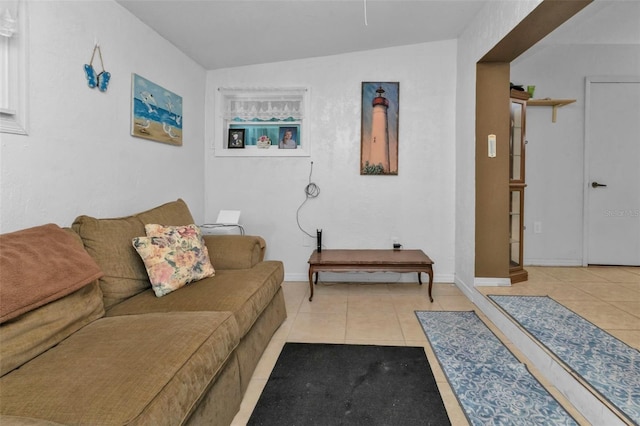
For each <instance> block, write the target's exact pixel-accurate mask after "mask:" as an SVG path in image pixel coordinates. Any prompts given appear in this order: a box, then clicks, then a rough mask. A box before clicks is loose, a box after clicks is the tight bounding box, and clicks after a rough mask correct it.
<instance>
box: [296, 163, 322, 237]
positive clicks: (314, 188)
mask: <svg viewBox="0 0 640 426" xmlns="http://www.w3.org/2000/svg"><path fill="white" fill-rule="evenodd" d="M312 173H313V161H312V162H311V170H310V171H309V184H308V185H307V186H305V187H304V195H305V198H304V201H303V202H302V204H300V207H298V210H297V211H296V222H298V228H300V230H301V231H302V232H304V233H305V234H307V235H308V236H309V237H311V238H315V236H314V235H311V234H310V233H308V232H307V231H305V230H304V229H303V228H302V226H300V209H301V208H302V206H304V204H305V203H306V202H307V201H308V200H309V199H310V198H316V197H317V196H318V195H320V187H319V186H318V185H316V184H315V183H313V182H311V174H312Z"/></svg>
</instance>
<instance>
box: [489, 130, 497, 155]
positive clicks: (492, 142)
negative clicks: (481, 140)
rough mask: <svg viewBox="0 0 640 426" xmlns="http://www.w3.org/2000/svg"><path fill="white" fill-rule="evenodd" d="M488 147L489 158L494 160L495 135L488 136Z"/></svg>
mask: <svg viewBox="0 0 640 426" xmlns="http://www.w3.org/2000/svg"><path fill="white" fill-rule="evenodd" d="M488 145H489V158H494V157H495V156H496V135H489V138H488Z"/></svg>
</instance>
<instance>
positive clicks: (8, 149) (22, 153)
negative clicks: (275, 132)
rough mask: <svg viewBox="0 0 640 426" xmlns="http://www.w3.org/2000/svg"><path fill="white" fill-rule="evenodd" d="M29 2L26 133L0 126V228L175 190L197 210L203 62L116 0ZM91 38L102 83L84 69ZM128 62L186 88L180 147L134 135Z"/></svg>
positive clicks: (119, 209) (128, 208)
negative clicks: (101, 87)
mask: <svg viewBox="0 0 640 426" xmlns="http://www.w3.org/2000/svg"><path fill="white" fill-rule="evenodd" d="M27 6H28V13H29V15H28V16H29V25H30V32H29V43H30V49H29V74H30V84H29V123H30V126H29V129H28V130H29V135H28V136H17V135H9V134H1V135H0V138H1V141H0V165H1V167H0V193H1V194H0V232H2V233H4V232H10V231H13V230H17V229H21V228H26V227H30V226H35V225H40V224H43V223H48V222H53V223H57V224H59V225H61V226H68V225H70V224H71V223H72V221H73V219H74V218H75V217H76V216H77V215H80V214H88V215H93V216H96V217H107V216H117V215H127V214H130V213H134V212H137V211H140V210H143V209H147V208H151V207H154V206H156V205H158V204H160V203H163V202H166V201H170V200H175V199H177V198H179V197H182V198H184V199H185V201H186V202H187V203H188V204H189V206H190V208H191V211H192V213H193V215H194V216H195V217H196V219H197V220H202V217H203V212H204V206H203V200H202V194H203V192H204V183H203V181H202V176H203V175H204V164H203V161H202V152H203V151H204V127H205V125H204V103H205V102H204V99H205V91H204V83H205V71H204V69H202V68H201V67H200V66H198V65H197V64H196V63H195V62H193V61H192V60H190V59H188V58H187V57H186V56H185V55H184V54H183V53H181V52H179V51H178V50H177V49H176V48H175V47H174V46H173V45H171V44H170V43H168V42H167V41H166V40H164V39H162V38H161V37H160V36H159V35H157V34H156V33H155V32H153V31H152V30H151V29H149V28H148V27H147V26H146V25H144V24H142V23H141V22H140V21H139V20H138V19H137V18H135V17H133V16H132V15H131V14H130V13H129V12H127V11H126V10H125V9H124V8H122V7H121V6H120V5H118V4H117V3H115V2H114V1H111V0H109V1H91V2H81V1H49V2H43V1H29V3H28V4H27ZM96 39H97V40H98V42H99V43H100V45H101V48H102V55H103V59H104V64H105V68H106V70H107V71H109V72H111V75H112V77H111V83H110V85H109V89H108V91H107V92H106V93H101V92H99V91H98V90H97V89H89V88H88V87H87V83H86V79H85V76H84V70H83V65H84V64H85V63H88V62H89V60H90V58H91V52H92V50H93V46H94V41H95V40H96ZM96 60H97V58H96ZM96 60H94V65H95V61H96ZM99 66H100V65H98V67H99ZM132 72H135V73H137V74H140V75H142V76H144V77H146V78H147V79H149V80H151V81H153V82H154V83H157V84H159V85H161V86H163V87H165V88H167V89H169V90H171V91H172V92H174V93H177V94H179V95H181V96H182V97H183V103H184V133H183V146H182V147H175V146H171V145H165V144H160V143H156V142H151V141H147V140H144V139H139V138H134V137H131V136H130V110H131V108H130V104H131V73H132Z"/></svg>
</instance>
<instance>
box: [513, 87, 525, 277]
mask: <svg viewBox="0 0 640 426" xmlns="http://www.w3.org/2000/svg"><path fill="white" fill-rule="evenodd" d="M527 99H529V94H528V93H527V92H521V91H517V90H512V91H511V114H510V115H511V125H510V132H509V277H510V278H511V283H512V284H513V283H517V282H520V281H526V280H527V279H528V273H527V271H526V270H525V269H524V266H523V249H524V214H523V213H524V189H525V187H526V186H527V185H526V183H525V146H526V139H525V128H526V126H525V124H526V110H527Z"/></svg>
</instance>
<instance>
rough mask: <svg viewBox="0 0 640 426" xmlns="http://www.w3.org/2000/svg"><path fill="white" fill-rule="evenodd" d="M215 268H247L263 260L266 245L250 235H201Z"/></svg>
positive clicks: (258, 238) (260, 239)
mask: <svg viewBox="0 0 640 426" xmlns="http://www.w3.org/2000/svg"><path fill="white" fill-rule="evenodd" d="M203 237H204V242H205V244H206V245H207V250H208V251H209V257H210V258H211V263H212V264H213V267H214V268H215V269H248V268H252V267H253V266H255V265H256V264H258V263H259V262H262V261H263V260H264V252H265V249H266V247H267V244H266V242H265V240H264V239H263V238H262V237H257V236H252V235H203Z"/></svg>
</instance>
